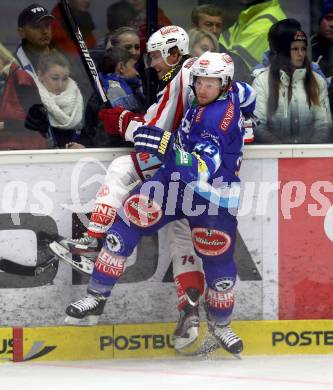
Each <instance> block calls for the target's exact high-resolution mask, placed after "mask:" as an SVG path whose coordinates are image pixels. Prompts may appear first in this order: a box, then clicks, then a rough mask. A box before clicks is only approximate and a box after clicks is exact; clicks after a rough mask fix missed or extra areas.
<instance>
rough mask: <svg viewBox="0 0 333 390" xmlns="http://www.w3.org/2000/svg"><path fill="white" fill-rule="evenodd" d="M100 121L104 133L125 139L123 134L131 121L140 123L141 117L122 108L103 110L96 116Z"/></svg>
mask: <svg viewBox="0 0 333 390" xmlns="http://www.w3.org/2000/svg"><path fill="white" fill-rule="evenodd" d="M98 117H99V119H100V120H101V121H102V123H103V126H104V129H105V131H106V132H107V133H108V134H110V135H119V134H120V135H121V136H122V137H123V138H125V132H126V129H127V126H128V124H129V123H130V121H131V120H133V119H135V120H138V121H140V122H142V121H143V119H142V117H140V116H137V115H135V114H133V112H131V111H128V110H125V109H124V108H122V107H115V108H104V109H103V110H101V111H100V112H99V114H98Z"/></svg>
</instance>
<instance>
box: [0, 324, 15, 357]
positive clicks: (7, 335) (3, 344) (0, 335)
mask: <svg viewBox="0 0 333 390" xmlns="http://www.w3.org/2000/svg"><path fill="white" fill-rule="evenodd" d="M10 360H13V330H12V328H0V363H2V362H8V361H10Z"/></svg>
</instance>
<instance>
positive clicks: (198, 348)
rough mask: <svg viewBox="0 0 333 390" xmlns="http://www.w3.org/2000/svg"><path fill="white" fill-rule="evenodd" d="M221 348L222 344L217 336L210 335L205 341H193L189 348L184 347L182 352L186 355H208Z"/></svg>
mask: <svg viewBox="0 0 333 390" xmlns="http://www.w3.org/2000/svg"><path fill="white" fill-rule="evenodd" d="M219 348H221V345H220V344H219V343H218V342H217V340H216V339H215V337H213V336H211V335H209V336H207V337H206V338H205V339H204V340H203V341H201V342H200V341H199V342H198V343H193V344H192V346H191V348H189V349H188V350H186V349H184V350H181V351H178V352H180V353H181V354H182V355H184V356H204V355H208V354H210V353H212V352H214V351H216V350H217V349H219Z"/></svg>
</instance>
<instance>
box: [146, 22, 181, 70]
mask: <svg viewBox="0 0 333 390" xmlns="http://www.w3.org/2000/svg"><path fill="white" fill-rule="evenodd" d="M188 45H189V38H188V35H187V32H186V31H185V30H184V29H183V28H181V27H179V26H166V27H162V28H160V29H159V30H157V31H155V32H154V33H153V34H152V35H151V36H150V37H149V39H148V42H147V52H148V53H150V52H152V51H155V50H159V51H160V52H161V54H162V57H163V59H164V61H165V62H166V63H167V57H168V56H169V55H170V53H169V50H170V49H171V48H172V47H178V49H179V51H180V54H181V55H185V54H188V53H189V48H188Z"/></svg>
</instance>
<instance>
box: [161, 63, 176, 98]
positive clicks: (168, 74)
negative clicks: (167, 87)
mask: <svg viewBox="0 0 333 390" xmlns="http://www.w3.org/2000/svg"><path fill="white" fill-rule="evenodd" d="M175 69H176V68H171V69H170V70H169V72H167V73H166V74H165V75H164V76H163V77H162V80H163V81H164V82H167V81H169V80H170V79H171V77H172V76H173V73H174V72H175ZM161 96H162V95H161Z"/></svg>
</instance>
